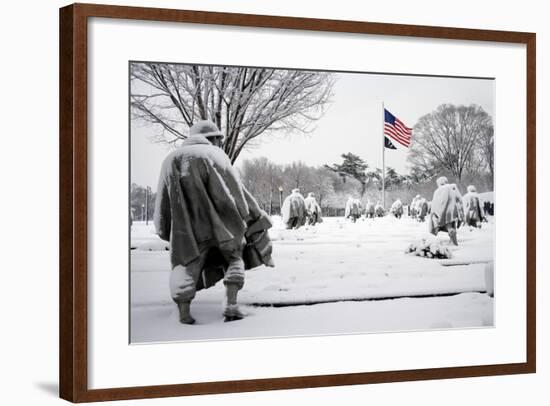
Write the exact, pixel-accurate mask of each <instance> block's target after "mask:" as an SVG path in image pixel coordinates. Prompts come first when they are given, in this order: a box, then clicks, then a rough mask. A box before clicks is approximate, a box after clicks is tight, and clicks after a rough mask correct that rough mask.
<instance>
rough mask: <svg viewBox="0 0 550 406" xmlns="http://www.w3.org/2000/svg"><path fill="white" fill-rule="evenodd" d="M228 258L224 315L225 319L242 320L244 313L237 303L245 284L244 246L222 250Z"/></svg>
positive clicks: (224, 282)
mask: <svg viewBox="0 0 550 406" xmlns="http://www.w3.org/2000/svg"><path fill="white" fill-rule="evenodd" d="M222 252H223V254H224V257H225V258H226V260H227V263H228V266H227V271H226V272H225V276H224V279H223V284H224V285H225V296H226V298H225V299H226V302H225V308H224V311H223V315H224V318H225V321H234V320H240V319H242V318H243V317H244V314H243V313H242V312H241V311H240V309H239V305H238V304H237V295H238V293H239V290H241V289H242V287H243V286H244V262H243V259H242V247H239V248H237V249H229V250H222Z"/></svg>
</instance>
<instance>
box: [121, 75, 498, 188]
mask: <svg viewBox="0 0 550 406" xmlns="http://www.w3.org/2000/svg"><path fill="white" fill-rule="evenodd" d="M336 76H337V81H336V84H335V86H334V90H333V93H334V95H333V97H332V102H331V104H330V106H329V108H328V109H327V111H326V113H325V114H324V116H323V117H322V118H321V119H320V120H319V121H318V122H317V123H316V125H315V130H314V131H313V132H312V133H311V134H308V135H303V134H292V135H291V136H282V135H277V136H273V135H268V136H260V137H258V139H257V140H258V142H257V143H256V144H258V145H257V146H255V147H254V148H251V149H249V150H247V151H244V152H243V153H241V154H240V155H239V158H238V159H237V161H236V165H237V166H239V165H240V164H241V163H242V162H243V161H244V160H245V159H249V158H253V157H261V156H265V157H268V158H269V159H270V160H272V161H273V162H276V163H283V164H286V163H290V162H293V161H298V160H300V161H303V162H305V163H306V164H308V165H311V166H319V165H323V164H332V163H337V162H341V158H340V155H341V154H343V153H346V152H353V153H354V154H356V155H359V156H360V157H361V158H363V159H364V160H365V161H366V162H367V164H368V165H369V167H371V168H376V167H382V102H383V103H384V106H385V107H386V108H387V109H388V110H389V111H391V112H392V113H393V114H394V115H395V116H396V117H398V118H399V119H401V121H403V122H404V123H405V124H406V125H408V126H409V127H413V126H414V125H415V123H416V122H417V120H418V119H419V118H420V117H421V116H423V115H424V114H427V113H430V112H432V111H433V110H435V109H436V108H437V106H439V105H440V104H442V103H452V104H457V105H458V104H464V105H469V104H478V105H480V106H481V107H483V109H485V111H487V113H489V115H490V116H491V117H494V85H495V82H494V80H490V79H464V78H441V77H421V76H399V75H377V74H367V73H338V74H336ZM151 131H153V130H152V128H151V127H146V126H143V125H141V124H139V123H132V127H131V165H130V168H131V181H132V182H135V183H137V184H140V185H149V186H151V187H152V188H153V190H155V189H156V186H157V180H158V175H159V170H160V165H161V163H162V160H163V159H164V157H165V156H166V155H167V154H168V152H169V150H168V149H167V148H166V147H164V146H160V145H158V144H153V143H151V142H150V139H149V136H150V134H151ZM413 137H414V133H413ZM394 145H395V146H396V147H397V148H398V149H397V150H389V149H386V167H388V166H391V167H394V168H395V169H396V170H397V171H398V172H399V173H402V174H404V173H407V172H408V167H407V162H406V156H407V151H408V150H407V148H404V147H402V146H401V145H399V144H398V143H396V142H394Z"/></svg>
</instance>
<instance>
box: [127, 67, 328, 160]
mask: <svg viewBox="0 0 550 406" xmlns="http://www.w3.org/2000/svg"><path fill="white" fill-rule="evenodd" d="M130 74H131V95H130V103H131V107H132V114H133V118H134V119H137V120H142V121H143V122H145V123H148V124H151V125H153V126H154V127H155V128H156V129H157V133H156V137H155V140H156V141H157V142H162V143H176V142H177V141H179V140H183V139H185V138H187V135H188V129H189V127H190V126H192V125H193V123H194V122H196V121H198V120H203V119H210V120H212V121H214V122H215V123H216V125H217V126H218V127H219V128H220V129H221V130H222V131H223V132H224V134H225V136H226V138H225V141H224V145H223V148H224V150H225V152H226V153H227V154H228V156H229V157H230V159H231V161H232V162H234V161H235V159H236V158H237V157H238V156H239V154H240V152H241V151H242V150H243V148H244V147H245V146H246V145H247V144H248V143H249V142H250V141H252V140H254V139H255V138H256V137H258V136H259V135H260V134H264V133H272V132H277V131H278V132H287V133H288V132H290V131H299V132H305V133H307V132H311V131H312V129H313V128H312V124H313V123H314V122H315V121H316V120H318V119H319V118H320V117H321V116H322V114H323V112H324V110H325V108H326V107H327V105H328V102H329V99H330V96H331V92H332V87H333V84H334V77H333V75H332V74H331V73H324V72H310V71H297V70H283V69H267V68H240V67H224V66H202V65H181V64H163V63H132V64H131V65H130Z"/></svg>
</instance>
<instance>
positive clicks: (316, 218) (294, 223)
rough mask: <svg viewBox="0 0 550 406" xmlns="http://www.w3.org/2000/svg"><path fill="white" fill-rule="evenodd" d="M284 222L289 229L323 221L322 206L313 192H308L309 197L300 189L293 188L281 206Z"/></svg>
mask: <svg viewBox="0 0 550 406" xmlns="http://www.w3.org/2000/svg"><path fill="white" fill-rule="evenodd" d="M281 213H282V216H283V223H284V224H285V227H286V228H287V229H288V230H291V229H297V228H300V227H302V226H303V225H305V224H306V223H307V224H308V225H311V226H314V225H315V224H317V223H321V222H322V221H323V218H322V216H321V206H319V203H317V199H315V194H314V193H313V192H310V193H308V195H307V197H306V198H305V199H304V196H303V195H302V194H301V193H300V189H297V188H296V189H293V190H292V193H291V194H290V195H288V196H287V197H286V199H285V201H284V202H283V207H282V208H281Z"/></svg>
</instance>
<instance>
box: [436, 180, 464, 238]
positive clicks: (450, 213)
mask: <svg viewBox="0 0 550 406" xmlns="http://www.w3.org/2000/svg"><path fill="white" fill-rule="evenodd" d="M430 217H431V221H430V222H429V227H430V232H432V233H433V234H437V232H438V231H439V230H442V231H443V230H446V227H447V226H449V225H456V227H460V225H461V224H462V222H463V221H464V209H463V208H462V196H461V195H460V192H459V191H458V187H457V186H456V185H455V184H454V183H448V184H445V185H442V186H440V187H438V188H437V189H436V191H435V192H434V197H433V199H432V205H431V216H430Z"/></svg>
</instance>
